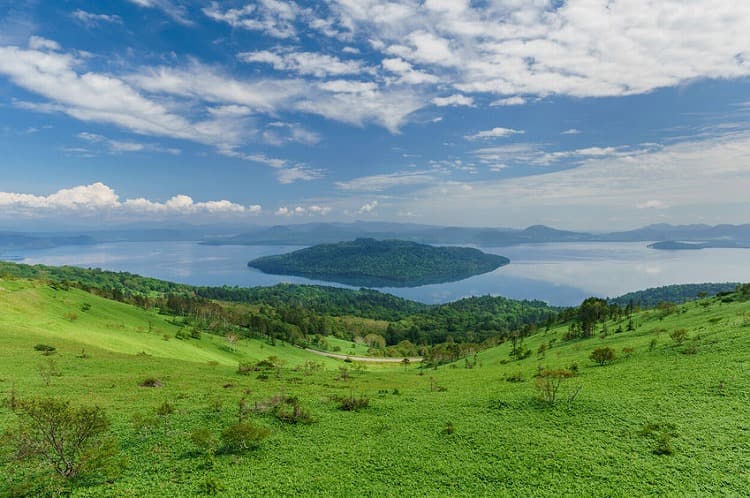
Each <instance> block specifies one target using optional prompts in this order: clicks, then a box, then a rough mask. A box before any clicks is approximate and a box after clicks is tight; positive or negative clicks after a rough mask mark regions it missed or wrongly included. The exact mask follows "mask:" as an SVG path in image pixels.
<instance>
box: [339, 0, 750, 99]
mask: <svg viewBox="0 0 750 498" xmlns="http://www.w3.org/2000/svg"><path fill="white" fill-rule="evenodd" d="M331 5H332V9H333V10H334V11H335V13H336V15H337V16H338V17H339V19H340V21H339V22H340V23H341V24H342V25H347V26H349V27H350V29H351V30H352V31H353V32H355V33H363V35H364V34H366V36H368V37H370V38H371V39H375V40H377V43H376V44H374V45H373V47H374V48H376V49H378V50H381V51H382V52H383V53H385V54H388V55H397V56H398V57H400V58H402V59H404V60H405V61H407V62H409V63H411V64H413V65H415V66H417V69H423V68H439V69H441V73H440V76H441V78H442V82H443V83H450V84H452V85H453V86H454V87H455V88H457V89H458V90H460V91H462V92H464V93H475V92H481V93H493V94H498V95H501V96H503V98H502V99H501V100H499V101H496V102H498V105H507V104H511V103H512V104H520V101H518V97H514V96H518V95H535V96H546V95H551V94H560V95H571V96H576V97H600V96H619V95H631V94H638V93H645V92H649V91H651V90H654V89H656V88H661V87H667V86H675V85H679V84H681V83H683V82H688V81H692V80H695V79H698V78H738V77H742V76H747V75H748V74H750V65H748V64H747V63H746V62H745V61H747V60H748V57H749V56H750V54H749V53H748V48H747V47H749V46H750V4H747V3H746V2H743V3H738V2H735V1H733V0H719V1H712V2H708V1H707V0H703V1H701V0H698V1H695V2H691V3H690V4H686V3H685V2H681V1H679V0H666V1H663V0H632V1H628V2H604V1H591V0H568V1H566V2H550V1H540V2H520V1H497V2H469V1H466V0H456V1H450V2H449V1H444V0H434V1H433V0H431V1H424V2H421V1H419V0H405V1H403V2H399V3H398V4H396V3H395V2H391V1H389V0H367V1H351V0H333V1H332V2H331ZM644 12H648V13H649V15H647V16H644V15H643V13H644ZM707 33H710V36H706V34H707ZM505 99H516V100H515V101H505Z"/></svg>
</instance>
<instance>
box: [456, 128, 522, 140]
mask: <svg viewBox="0 0 750 498" xmlns="http://www.w3.org/2000/svg"><path fill="white" fill-rule="evenodd" d="M523 133H525V132H524V131H523V130H514V129H512V128H492V129H491V130H483V131H480V132H477V133H475V134H473V135H466V136H465V137H464V138H465V139H466V140H472V141H473V140H486V139H489V138H506V137H510V136H513V135H522V134H523Z"/></svg>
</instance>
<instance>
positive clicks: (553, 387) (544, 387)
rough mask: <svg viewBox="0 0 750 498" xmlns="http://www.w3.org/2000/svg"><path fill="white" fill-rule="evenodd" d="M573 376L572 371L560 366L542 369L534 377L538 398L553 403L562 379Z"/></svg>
mask: <svg viewBox="0 0 750 498" xmlns="http://www.w3.org/2000/svg"><path fill="white" fill-rule="evenodd" d="M571 377H573V372H571V371H570V370H566V369H564V368H560V369H557V370H550V369H544V370H542V371H540V372H539V374H538V375H537V376H536V378H535V379H534V386H535V387H536V390H537V393H538V395H539V400H540V401H542V402H544V403H546V404H548V405H553V404H555V400H556V399H557V394H558V391H559V390H560V386H561V385H562V383H563V382H564V381H566V380H567V379H569V378H571Z"/></svg>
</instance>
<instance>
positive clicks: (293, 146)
mask: <svg viewBox="0 0 750 498" xmlns="http://www.w3.org/2000/svg"><path fill="white" fill-rule="evenodd" d="M748 76H750V3H746V2H735V1H731V0H714V1H701V0H693V1H690V2H684V1H671V0H658V1H657V0H630V1H627V2H625V1H622V0H620V1H605V0H568V1H567V2H561V1H551V0H550V1H547V0H537V1H518V0H485V1H468V0H420V1H411V0H403V1H388V0H325V1H323V0H321V1H318V2H303V1H297V2H295V1H291V0H257V1H254V2H210V1H209V2H197V1H187V0H185V1H181V0H119V1H97V2H90V1H89V2H84V1H73V0H67V1H60V2H43V1H29V2H17V1H13V2H10V1H7V0H5V1H0V208H2V209H0V211H2V214H0V223H5V224H6V226H10V225H11V222H13V224H14V226H16V225H17V224H18V223H26V222H28V224H30V225H31V224H37V225H38V224H44V223H47V224H49V225H50V226H56V225H59V224H60V223H62V222H73V221H75V222H76V223H79V224H90V225H92V226H95V225H96V226H98V225H100V224H102V223H108V224H112V223H120V222H122V223H130V222H138V221H165V222H173V221H187V222H194V223H206V222H222V223H225V222H226V223H237V224H245V223H258V224H272V223H273V224H276V223H298V222H310V221H325V220H328V221H354V220H387V221H399V222H415V223H430V224H450V225H473V226H514V227H520V226H526V225H530V224H536V223H545V224H549V225H554V226H558V227H563V228H577V229H619V228H629V227H634V226H639V225H645V224H648V223H658V222H670V223H712V224H715V223H743V222H750V216H748V213H750V202H749V201H748V195H747V191H748V188H749V187H750V119H749V118H750V85H749V83H750V80H749V79H748Z"/></svg>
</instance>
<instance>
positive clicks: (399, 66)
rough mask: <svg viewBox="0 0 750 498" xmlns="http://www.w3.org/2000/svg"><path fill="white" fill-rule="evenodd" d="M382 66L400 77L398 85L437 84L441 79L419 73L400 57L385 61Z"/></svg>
mask: <svg viewBox="0 0 750 498" xmlns="http://www.w3.org/2000/svg"><path fill="white" fill-rule="evenodd" d="M382 64H383V69H385V70H386V71H389V72H391V73H394V74H396V75H397V76H398V80H397V82H398V83H404V84H407V85H421V84H423V83H437V82H439V81H440V78H438V77H437V76H435V75H433V74H428V73H425V72H423V71H417V70H416V69H414V67H413V66H412V65H411V64H409V63H408V62H406V61H405V60H403V59H401V58H398V57H395V58H390V59H383V62H382Z"/></svg>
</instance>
